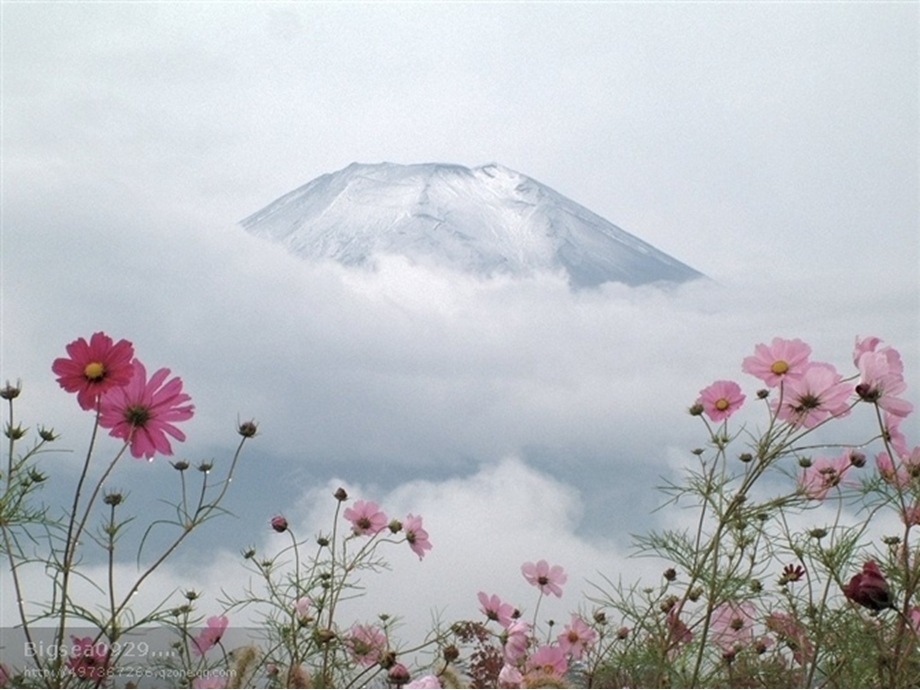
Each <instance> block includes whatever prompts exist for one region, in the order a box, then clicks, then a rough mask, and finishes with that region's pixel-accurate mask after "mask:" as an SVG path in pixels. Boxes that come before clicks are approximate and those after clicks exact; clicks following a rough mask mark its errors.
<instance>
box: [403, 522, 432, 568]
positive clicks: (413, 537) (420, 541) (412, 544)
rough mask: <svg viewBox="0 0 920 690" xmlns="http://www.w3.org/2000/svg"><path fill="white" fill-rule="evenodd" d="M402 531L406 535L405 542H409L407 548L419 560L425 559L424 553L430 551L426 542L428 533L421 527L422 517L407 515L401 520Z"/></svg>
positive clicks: (429, 546)
mask: <svg viewBox="0 0 920 690" xmlns="http://www.w3.org/2000/svg"><path fill="white" fill-rule="evenodd" d="M403 531H405V533H406V541H407V542H409V548H410V549H412V551H414V552H415V554H416V555H417V556H418V559H419V560H422V559H423V558H424V557H425V552H426V551H431V542H430V541H428V532H426V531H425V528H424V527H422V517H421V516H420V515H419V516H416V515H413V514H412V513H409V515H407V516H406V519H405V520H403Z"/></svg>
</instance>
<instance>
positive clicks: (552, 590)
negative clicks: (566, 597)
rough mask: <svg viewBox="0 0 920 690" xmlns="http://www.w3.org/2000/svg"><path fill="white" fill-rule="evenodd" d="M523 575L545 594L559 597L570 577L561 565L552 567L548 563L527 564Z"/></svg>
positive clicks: (522, 571)
mask: <svg viewBox="0 0 920 690" xmlns="http://www.w3.org/2000/svg"><path fill="white" fill-rule="evenodd" d="M521 573H522V574H523V575H524V579H525V580H527V581H528V582H529V583H530V584H532V585H533V586H534V587H538V588H539V589H540V591H541V592H543V594H555V595H556V596H557V597H561V596H562V587H561V586H560V585H564V584H565V581H566V580H567V579H568V576H567V575H566V574H565V571H564V570H563V568H562V566H561V565H554V566H552V567H550V565H549V563H547V562H546V561H543V560H541V561H537V562H536V564H534V563H530V562H528V563H525V564H524V565H522V566H521Z"/></svg>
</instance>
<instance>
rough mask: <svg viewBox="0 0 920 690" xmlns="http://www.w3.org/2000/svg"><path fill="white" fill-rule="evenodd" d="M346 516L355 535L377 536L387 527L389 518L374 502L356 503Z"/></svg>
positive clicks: (346, 510)
mask: <svg viewBox="0 0 920 690" xmlns="http://www.w3.org/2000/svg"><path fill="white" fill-rule="evenodd" d="M344 515H345V519H346V520H348V521H349V522H350V523H351V529H352V531H353V532H354V533H355V534H359V535H360V534H377V532H379V531H380V530H382V529H383V528H384V527H386V526H387V516H386V515H385V514H384V512H383V511H382V510H380V508H379V507H378V505H377V504H376V503H374V502H373V501H355V503H354V505H353V506H351V507H350V508H346V509H345V513H344Z"/></svg>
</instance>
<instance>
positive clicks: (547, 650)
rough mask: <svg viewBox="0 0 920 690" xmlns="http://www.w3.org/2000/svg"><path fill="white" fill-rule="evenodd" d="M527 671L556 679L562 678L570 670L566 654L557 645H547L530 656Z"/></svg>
mask: <svg viewBox="0 0 920 690" xmlns="http://www.w3.org/2000/svg"><path fill="white" fill-rule="evenodd" d="M526 668H527V671H529V672H531V673H538V674H540V675H545V676H553V677H554V678H562V676H564V675H565V672H566V671H568V670H569V663H568V662H567V661H566V659H565V652H563V651H562V649H561V648H560V647H559V646H557V645H552V644H545V645H543V646H542V647H539V648H538V649H537V651H535V652H534V653H533V654H531V655H530V658H529V659H528V660H527V664H526Z"/></svg>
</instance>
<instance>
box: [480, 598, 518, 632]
mask: <svg viewBox="0 0 920 690" xmlns="http://www.w3.org/2000/svg"><path fill="white" fill-rule="evenodd" d="M479 605H480V608H479V610H480V611H482V613H483V615H484V616H485V617H486V618H488V619H489V620H490V621H497V622H498V624H499V625H501V626H502V627H503V628H507V627H508V626H509V625H510V624H511V621H512V616H513V615H514V607H513V606H512V605H511V604H506V603H504V602H503V601H502V600H501V599H499V598H498V595H497V594H493V595H492V596H491V597H490V596H489V595H488V594H486V593H485V592H480V593H479Z"/></svg>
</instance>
